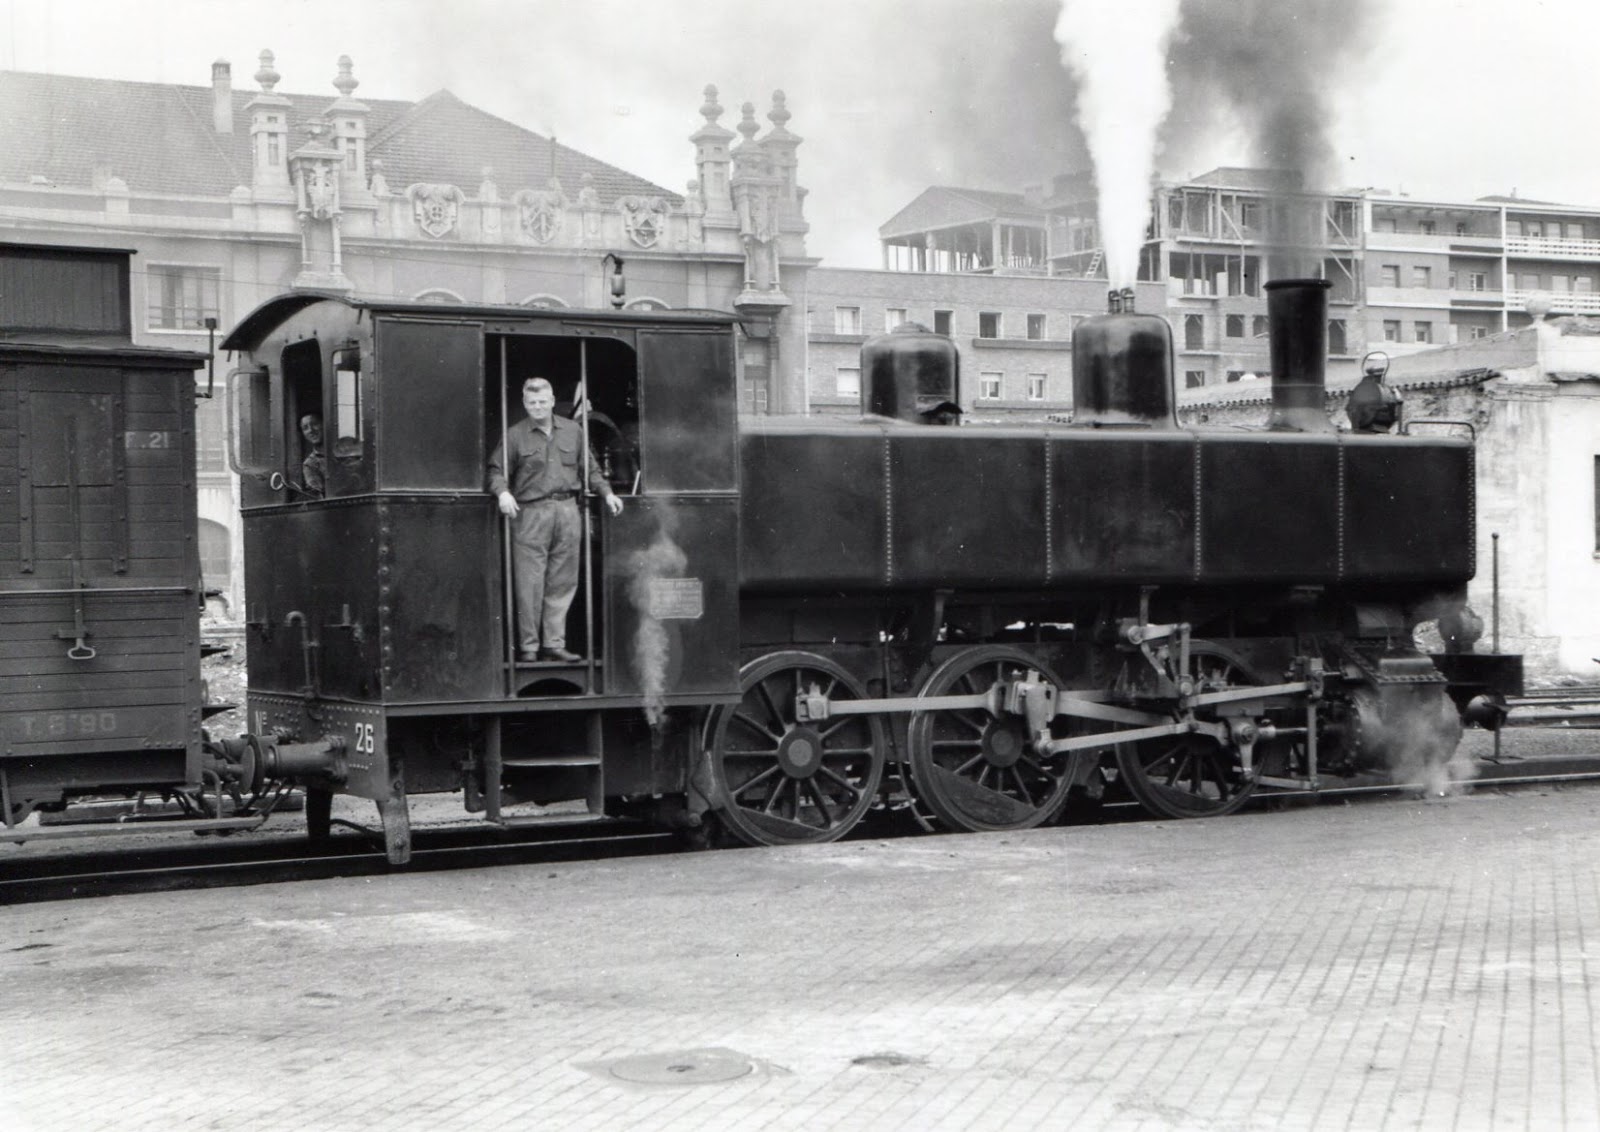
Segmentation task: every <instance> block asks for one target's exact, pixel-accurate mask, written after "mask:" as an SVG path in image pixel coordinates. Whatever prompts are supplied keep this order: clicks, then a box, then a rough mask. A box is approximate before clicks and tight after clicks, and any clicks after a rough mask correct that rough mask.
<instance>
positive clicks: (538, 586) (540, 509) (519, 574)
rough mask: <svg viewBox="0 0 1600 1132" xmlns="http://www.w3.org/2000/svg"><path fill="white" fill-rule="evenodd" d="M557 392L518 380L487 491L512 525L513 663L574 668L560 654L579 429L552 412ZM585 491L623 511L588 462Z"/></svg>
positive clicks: (574, 524) (573, 548)
mask: <svg viewBox="0 0 1600 1132" xmlns="http://www.w3.org/2000/svg"><path fill="white" fill-rule="evenodd" d="M555 406H556V395H555V391H554V390H553V389H551V387H550V383H549V382H548V381H546V380H545V379H544V378H542V377H530V378H528V380H526V381H524V382H523V383H522V407H523V408H524V409H526V410H527V412H528V415H527V417H526V418H525V419H523V420H520V421H518V422H517V423H516V424H514V425H512V426H511V428H510V429H508V430H507V432H506V439H505V443H504V444H503V445H497V446H496V447H495V450H494V455H493V456H491V457H489V491H490V493H491V494H492V495H494V496H495V497H496V498H497V499H498V500H499V503H500V513H501V514H502V515H504V516H506V517H507V518H509V519H510V520H511V561H512V567H513V570H514V573H515V576H516V595H517V659H518V660H519V661H522V662H528V661H533V660H535V659H537V660H552V661H559V662H561V663H563V664H576V663H577V662H579V661H581V660H582V659H583V658H582V657H581V656H579V655H578V654H577V653H574V652H569V651H568V650H567V611H568V610H569V609H571V608H572V599H573V597H574V596H576V594H577V592H578V568H579V556H580V555H581V554H582V552H583V521H582V516H581V515H580V514H579V512H578V496H579V494H580V493H581V492H582V490H583V470H584V465H585V457H586V455H587V454H586V453H585V452H584V451H583V429H581V428H580V427H578V425H577V424H575V423H573V422H572V421H569V420H566V419H565V418H563V417H558V416H556V415H555ZM587 464H588V468H589V490H591V491H593V492H594V493H595V494H596V495H599V496H601V497H602V498H603V499H604V500H605V502H606V510H607V511H609V512H610V513H611V514H613V515H620V514H622V499H621V497H620V496H618V495H617V494H616V493H615V492H613V491H612V490H611V485H610V484H609V483H607V482H606V478H605V476H603V475H602V474H601V473H600V466H599V464H597V463H596V462H595V460H594V459H593V458H592V457H590V458H589V459H588V460H587Z"/></svg>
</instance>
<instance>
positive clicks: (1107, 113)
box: [1055, 0, 1178, 287]
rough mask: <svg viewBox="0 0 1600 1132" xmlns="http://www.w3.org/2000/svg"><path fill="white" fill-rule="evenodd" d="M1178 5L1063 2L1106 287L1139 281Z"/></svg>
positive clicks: (1133, 0) (1061, 25) (1067, 60)
mask: <svg viewBox="0 0 1600 1132" xmlns="http://www.w3.org/2000/svg"><path fill="white" fill-rule="evenodd" d="M1177 17H1178V0H1122V2H1121V3H1119V4H1116V5H1111V4H1107V3H1105V2H1104V0H1062V2H1061V15H1060V18H1059V19H1058V20H1057V21H1056V33H1055V34H1056V42H1058V43H1059V44H1060V45H1061V62H1062V63H1063V64H1064V65H1065V66H1066V67H1067V68H1068V69H1070V70H1071V71H1072V72H1073V73H1074V74H1075V75H1076V76H1077V77H1078V84H1079V90H1078V122H1079V125H1080V126H1081V127H1082V129H1083V133H1084V136H1085V137H1086V138H1087V139H1088V142H1089V149H1090V152H1091V153H1092V154H1093V157H1094V175H1095V189H1096V193H1097V195H1098V198H1099V208H1100V239H1101V243H1102V245H1103V246H1104V248H1105V252H1106V274H1107V276H1108V277H1109V279H1110V282H1111V286H1112V287H1124V286H1130V285H1131V284H1132V283H1133V282H1134V280H1135V279H1136V278H1137V277H1138V272H1139V248H1140V246H1141V245H1142V244H1143V242H1144V230H1145V223H1146V220H1147V218H1148V216H1149V206H1150V181H1151V178H1152V177H1153V176H1154V174H1155V158H1156V144H1157V137H1158V134H1157V132H1158V130H1159V129H1160V127H1161V123H1162V120H1163V119H1164V118H1165V117H1166V115H1167V109H1168V107H1169V106H1170V105H1171V101H1172V91H1171V88H1170V86H1169V85H1168V83H1167V42H1168V40H1169V39H1170V38H1171V36H1172V33H1173V30H1174V28H1175V26H1176V23H1177Z"/></svg>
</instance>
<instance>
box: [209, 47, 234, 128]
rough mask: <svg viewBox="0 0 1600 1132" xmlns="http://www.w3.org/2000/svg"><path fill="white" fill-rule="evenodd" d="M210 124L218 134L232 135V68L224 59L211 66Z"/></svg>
mask: <svg viewBox="0 0 1600 1132" xmlns="http://www.w3.org/2000/svg"><path fill="white" fill-rule="evenodd" d="M211 124H212V125H213V126H215V127H216V129H217V133H219V134H231V133H233V68H232V67H231V66H230V65H229V64H228V61H227V60H226V59H218V60H217V61H216V62H215V63H213V64H211Z"/></svg>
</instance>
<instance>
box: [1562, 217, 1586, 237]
mask: <svg viewBox="0 0 1600 1132" xmlns="http://www.w3.org/2000/svg"><path fill="white" fill-rule="evenodd" d="M1564 234H1565V236H1566V238H1567V239H1569V240H1581V239H1583V221H1581V220H1576V221H1569V222H1568V223H1567V226H1566V228H1565V229H1564Z"/></svg>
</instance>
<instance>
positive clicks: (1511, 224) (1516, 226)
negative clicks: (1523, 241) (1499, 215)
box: [1506, 220, 1522, 236]
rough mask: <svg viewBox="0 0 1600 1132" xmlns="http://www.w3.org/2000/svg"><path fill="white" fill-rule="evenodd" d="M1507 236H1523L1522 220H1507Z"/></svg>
mask: <svg viewBox="0 0 1600 1132" xmlns="http://www.w3.org/2000/svg"><path fill="white" fill-rule="evenodd" d="M1506 235H1508V236H1520V235H1522V221H1520V220H1507V221H1506Z"/></svg>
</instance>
